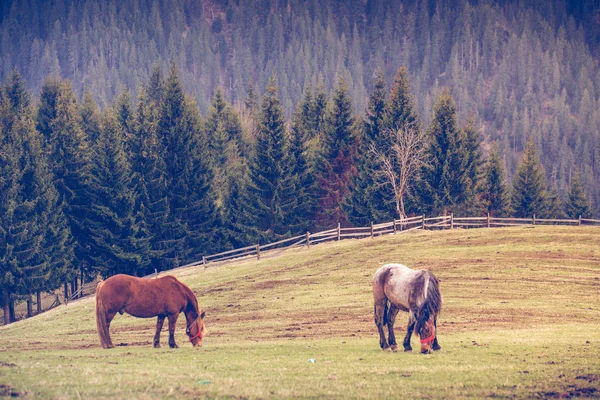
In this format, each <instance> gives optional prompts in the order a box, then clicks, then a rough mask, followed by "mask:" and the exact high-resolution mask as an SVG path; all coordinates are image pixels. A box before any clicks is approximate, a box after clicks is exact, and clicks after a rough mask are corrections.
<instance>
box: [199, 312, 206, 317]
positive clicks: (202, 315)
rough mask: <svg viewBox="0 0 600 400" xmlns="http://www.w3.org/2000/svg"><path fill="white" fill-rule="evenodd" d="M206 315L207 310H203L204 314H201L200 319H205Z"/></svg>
mask: <svg viewBox="0 0 600 400" xmlns="http://www.w3.org/2000/svg"><path fill="white" fill-rule="evenodd" d="M205 315H206V311H202V314H200V319H204V316H205Z"/></svg>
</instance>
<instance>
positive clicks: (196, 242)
mask: <svg viewBox="0 0 600 400" xmlns="http://www.w3.org/2000/svg"><path fill="white" fill-rule="evenodd" d="M158 129H159V140H160V141H161V143H162V145H163V146H164V162H165V166H166V172H167V173H166V176H167V184H168V187H169V199H170V204H169V208H170V210H171V215H172V216H173V217H174V220H175V221H176V222H177V225H178V226H174V227H173V228H174V230H173V232H171V235H172V236H171V240H173V241H174V244H175V243H176V246H175V247H174V248H173V251H172V252H171V253H170V254H169V256H170V257H171V262H172V265H173V266H176V265H178V264H179V263H181V262H191V261H195V260H196V259H197V258H198V257H200V256H201V255H202V254H210V253H211V252H212V251H213V248H212V247H211V246H212V244H211V241H212V239H213V238H212V236H211V235H212V232H213V231H214V228H215V223H216V220H215V218H216V210H215V207H214V203H215V201H214V193H213V191H212V188H211V182H212V169H211V163H210V155H209V153H208V140H207V138H206V136H205V135H204V134H203V132H202V124H201V119H200V114H199V112H198V109H197V106H196V103H195V102H194V101H193V100H191V99H190V98H187V97H186V96H185V94H184V92H183V88H182V85H181V82H180V80H179V77H178V72H177V68H176V67H175V66H174V65H173V66H172V67H171V70H170V71H169V76H168V78H167V81H166V83H165V94H164V99H163V104H162V107H161V113H160V119H159V123H158Z"/></svg>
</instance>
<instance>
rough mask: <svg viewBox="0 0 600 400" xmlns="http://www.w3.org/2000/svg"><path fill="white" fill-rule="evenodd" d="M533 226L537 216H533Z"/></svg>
mask: <svg viewBox="0 0 600 400" xmlns="http://www.w3.org/2000/svg"><path fill="white" fill-rule="evenodd" d="M532 223H533V225H535V214H533V220H532Z"/></svg>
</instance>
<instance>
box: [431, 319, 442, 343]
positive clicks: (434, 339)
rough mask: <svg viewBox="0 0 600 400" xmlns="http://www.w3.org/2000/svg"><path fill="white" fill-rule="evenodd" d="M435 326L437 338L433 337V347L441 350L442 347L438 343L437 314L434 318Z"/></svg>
mask: <svg viewBox="0 0 600 400" xmlns="http://www.w3.org/2000/svg"><path fill="white" fill-rule="evenodd" d="M433 326H434V327H435V338H433V346H432V349H433V350H434V351H437V350H441V349H442V348H441V347H440V345H439V344H438V340H437V315H436V316H435V317H434V318H433Z"/></svg>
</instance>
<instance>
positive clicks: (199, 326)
mask: <svg viewBox="0 0 600 400" xmlns="http://www.w3.org/2000/svg"><path fill="white" fill-rule="evenodd" d="M205 315H206V313H205V312H204V311H202V313H201V314H200V316H198V317H197V318H195V319H194V320H193V321H192V323H190V324H189V325H188V327H187V329H186V330H185V333H186V335H188V337H189V338H190V342H191V343H192V346H194V347H196V346H202V338H203V337H204V334H205V333H206V326H205V325H204V316H205Z"/></svg>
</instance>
